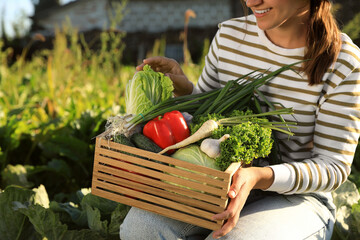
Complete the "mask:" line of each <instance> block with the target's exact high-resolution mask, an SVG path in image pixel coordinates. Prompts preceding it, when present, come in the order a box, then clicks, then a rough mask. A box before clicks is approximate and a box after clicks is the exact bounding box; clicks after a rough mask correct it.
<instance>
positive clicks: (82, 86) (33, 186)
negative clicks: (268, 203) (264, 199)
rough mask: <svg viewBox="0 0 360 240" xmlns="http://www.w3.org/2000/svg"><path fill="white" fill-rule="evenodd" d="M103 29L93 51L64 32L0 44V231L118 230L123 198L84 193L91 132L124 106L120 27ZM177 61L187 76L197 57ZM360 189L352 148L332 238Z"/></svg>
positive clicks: (98, 234)
mask: <svg viewBox="0 0 360 240" xmlns="http://www.w3.org/2000/svg"><path fill="white" fill-rule="evenodd" d="M102 34H103V35H102V38H101V39H102V47H101V48H100V50H98V51H96V52H94V51H93V50H91V49H89V48H87V47H86V45H80V44H79V42H81V38H80V36H79V34H77V33H76V32H71V31H65V33H64V32H60V31H58V32H57V35H56V38H55V42H54V49H53V50H43V51H41V52H39V53H38V54H37V55H35V56H33V57H32V59H31V61H25V60H24V57H25V56H24V55H23V56H20V57H19V58H18V59H17V61H16V62H14V63H13V64H11V65H10V64H9V63H8V58H9V56H10V55H11V54H12V52H11V49H5V50H3V51H1V52H0V172H1V177H0V189H1V193H0V239H3V240H7V239H9V240H13V239H45V238H47V239H49V240H50V239H51V240H52V239H67V240H68V239H119V225H120V223H121V221H122V220H123V218H124V216H125V215H126V213H127V211H128V209H129V207H128V206H125V205H122V204H117V203H115V202H112V201H110V200H106V199H102V198H99V197H96V196H94V195H92V194H91V191H90V187H91V178H92V167H93V157H94V148H95V146H94V144H95V139H94V137H95V136H97V135H98V134H100V133H101V132H103V131H104V129H105V124H106V120H107V119H108V117H110V116H114V115H119V114H124V111H125V102H124V91H125V87H126V83H127V81H128V80H129V79H131V78H132V76H133V74H134V73H135V66H124V65H122V64H120V59H121V56H122V51H123V48H124V47H125V46H123V45H122V42H121V36H119V35H115V34H113V33H105V32H104V33H102ZM1 48H2V43H1V42H0V49H1ZM25 53H26V49H25V50H24V54H25ZM183 68H184V71H185V72H186V74H187V75H188V77H189V78H190V79H191V80H192V81H193V82H194V83H195V82H196V81H197V78H198V77H199V75H200V73H201V69H202V66H201V64H189V65H184V66H183ZM359 191H360V149H359V147H358V152H357V155H356V156H355V159H354V164H353V170H352V174H351V176H350V177H349V181H348V182H347V183H346V184H345V185H344V188H341V189H339V191H337V192H336V195H334V196H335V197H336V200H337V202H336V203H337V204H338V206H339V214H341V218H339V219H340V220H341V221H340V222H339V224H338V225H337V226H338V227H337V228H336V229H335V234H334V237H333V238H334V239H357V238H360V232H359V231H360V230H359V226H360V202H358V201H359ZM25 236H26V238H25Z"/></svg>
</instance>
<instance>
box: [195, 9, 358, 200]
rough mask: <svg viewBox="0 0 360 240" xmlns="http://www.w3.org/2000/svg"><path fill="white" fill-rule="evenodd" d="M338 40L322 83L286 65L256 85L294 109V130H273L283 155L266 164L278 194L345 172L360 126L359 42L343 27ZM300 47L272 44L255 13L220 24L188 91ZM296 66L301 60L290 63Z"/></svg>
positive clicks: (329, 185)
mask: <svg viewBox="0 0 360 240" xmlns="http://www.w3.org/2000/svg"><path fill="white" fill-rule="evenodd" d="M341 37H342V48H341V52H340V54H339V56H338V58H337V60H336V62H335V63H334V64H333V65H332V66H331V67H330V68H329V69H328V71H327V72H326V73H325V74H324V76H323V81H322V83H321V84H318V85H314V86H309V85H308V79H307V76H306V74H304V73H301V72H300V73H299V72H294V71H290V70H289V71H286V72H283V73H281V74H280V75H278V76H277V77H276V78H274V79H272V80H271V81H270V82H269V83H268V84H266V85H265V86H262V87H261V88H260V90H261V91H262V92H263V94H264V95H265V96H266V98H267V99H268V100H270V101H272V102H276V103H281V104H282V106H284V107H291V108H293V110H294V115H293V117H292V116H291V115H285V116H284V118H285V120H288V121H294V117H295V119H296V121H297V128H296V129H294V130H292V132H294V136H291V137H290V138H289V136H288V135H286V134H281V133H279V132H277V133H276V134H277V138H278V139H279V140H280V141H279V142H280V153H281V155H282V160H283V163H281V164H277V165H271V168H272V169H273V171H274V175H275V177H274V182H273V184H272V185H271V186H270V188H269V189H267V190H268V191H275V192H279V193H283V194H293V193H306V192H330V191H332V190H334V189H336V188H337V187H338V186H340V184H341V183H343V182H344V181H345V180H346V179H347V177H348V175H349V174H350V170H351V164H352V161H353V158H354V153H355V149H356V146H357V144H358V139H359V134H360V50H359V48H358V47H357V46H356V45H354V44H353V43H352V41H351V39H350V38H349V37H348V36H347V35H346V34H342V35H341ZM304 53H305V47H303V48H296V49H285V48H281V47H279V46H276V45H275V44H273V43H272V42H271V41H270V40H269V39H268V38H267V37H266V35H265V33H264V31H263V30H261V29H259V28H258V27H257V24H256V18H255V17H254V16H253V15H250V16H247V17H242V18H235V19H231V20H228V21H225V22H223V23H221V24H219V30H218V32H217V34H216V36H215V37H214V39H213V41H212V44H211V46H210V50H209V53H208V55H207V57H206V59H205V67H204V69H203V72H202V74H201V76H200V78H199V80H198V82H197V84H196V87H195V88H194V93H197V92H204V91H209V90H211V89H215V88H221V87H223V86H224V85H225V83H226V82H227V81H229V80H233V79H236V78H238V77H240V76H243V75H245V74H248V73H249V72H251V71H254V70H258V69H264V70H270V71H273V70H277V69H279V68H280V67H282V66H284V65H287V64H291V63H295V62H298V61H300V60H303V58H304ZM295 69H297V70H299V69H300V64H299V65H296V66H295Z"/></svg>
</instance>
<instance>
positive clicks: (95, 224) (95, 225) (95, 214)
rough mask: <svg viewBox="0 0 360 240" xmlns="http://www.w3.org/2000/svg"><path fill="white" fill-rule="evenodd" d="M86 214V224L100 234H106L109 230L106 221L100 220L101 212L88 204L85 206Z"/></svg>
mask: <svg viewBox="0 0 360 240" xmlns="http://www.w3.org/2000/svg"><path fill="white" fill-rule="evenodd" d="M85 209H86V214H87V217H88V225H89V228H90V229H91V230H94V231H96V232H99V233H100V235H102V236H106V235H107V234H108V232H109V230H108V221H107V220H104V221H101V213H100V211H99V209H97V208H92V207H91V206H90V205H86V206H85Z"/></svg>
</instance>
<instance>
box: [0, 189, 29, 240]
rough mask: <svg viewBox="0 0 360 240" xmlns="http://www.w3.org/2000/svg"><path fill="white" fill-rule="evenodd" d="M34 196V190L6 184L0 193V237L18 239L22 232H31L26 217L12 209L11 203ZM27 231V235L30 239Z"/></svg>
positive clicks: (23, 200)
mask: <svg viewBox="0 0 360 240" xmlns="http://www.w3.org/2000/svg"><path fill="white" fill-rule="evenodd" d="M33 196H34V192H33V191H31V190H29V189H25V188H22V187H18V186H8V187H6V188H5V190H4V191H3V192H1V193H0V239H1V240H14V239H20V236H22V232H31V231H30V230H29V228H30V227H31V226H29V224H28V222H27V218H26V216H24V215H23V214H22V213H20V212H18V211H15V210H14V209H13V206H14V205H13V203H14V202H16V201H18V202H23V203H25V202H27V203H29V201H30V199H31V198H32V197H33ZM30 235H31V234H30V233H29V235H28V237H29V239H31V238H32V237H31V236H30Z"/></svg>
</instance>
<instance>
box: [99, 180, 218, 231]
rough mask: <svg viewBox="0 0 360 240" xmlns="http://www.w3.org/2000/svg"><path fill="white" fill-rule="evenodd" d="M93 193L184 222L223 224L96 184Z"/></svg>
mask: <svg viewBox="0 0 360 240" xmlns="http://www.w3.org/2000/svg"><path fill="white" fill-rule="evenodd" d="M92 194H94V195H98V196H101V197H104V198H107V199H110V200H113V201H116V202H123V203H124V204H126V205H129V206H133V207H137V208H140V209H143V210H147V211H151V212H154V213H157V214H160V215H163V216H166V217H170V218H173V219H177V220H180V221H183V222H187V223H190V224H193V225H197V226H200V227H204V228H207V229H211V230H217V229H219V228H220V227H221V226H222V222H216V223H215V222H213V221H210V220H206V219H203V218H199V217H196V216H193V215H189V214H185V213H182V212H179V211H175V210H172V209H169V208H166V207H161V206H158V205H154V204H151V203H147V202H143V201H139V200H136V199H133V198H131V197H126V196H121V195H118V194H115V193H112V192H107V191H104V190H101V189H99V188H98V186H97V185H96V183H95V185H94V188H93V190H92Z"/></svg>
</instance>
